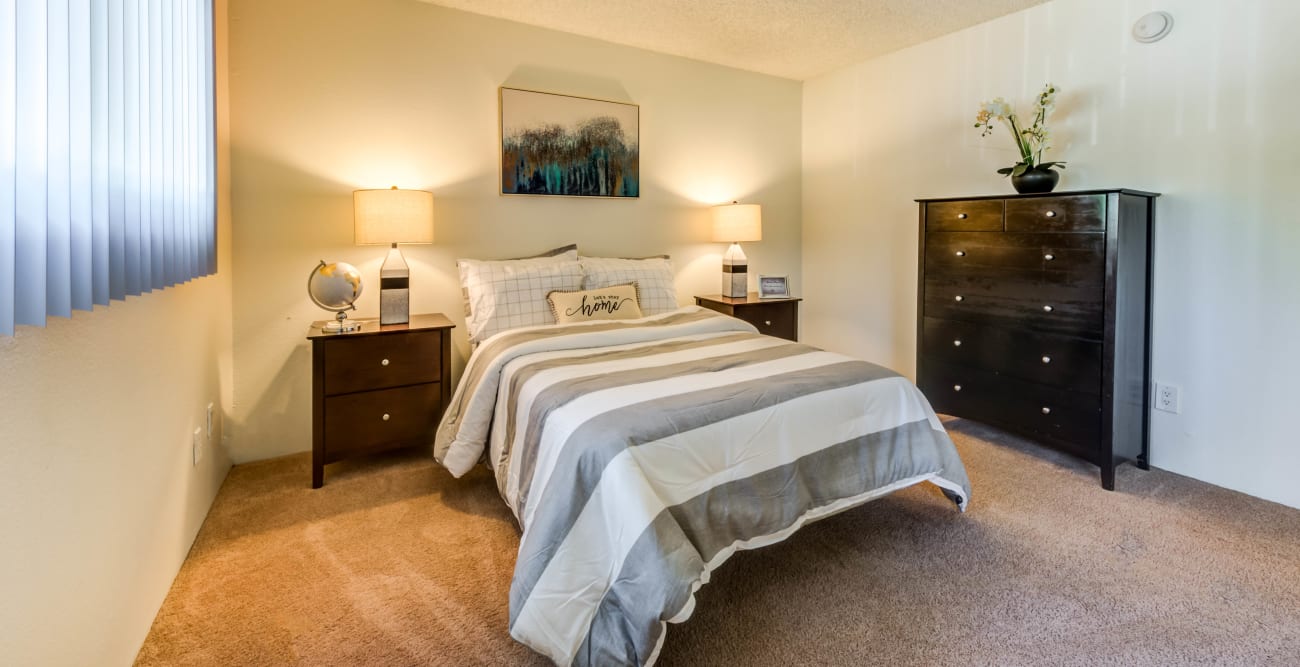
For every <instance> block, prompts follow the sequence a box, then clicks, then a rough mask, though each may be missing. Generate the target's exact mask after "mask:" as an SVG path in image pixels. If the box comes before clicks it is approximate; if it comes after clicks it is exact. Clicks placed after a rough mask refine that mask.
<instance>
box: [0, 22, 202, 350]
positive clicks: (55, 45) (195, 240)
mask: <svg viewBox="0 0 1300 667" xmlns="http://www.w3.org/2000/svg"><path fill="white" fill-rule="evenodd" d="M211 3H212V0H0V335H13V332H14V326H15V325H19V324H25V325H33V326H44V324H45V318H46V317H47V316H50V315H57V316H60V317H71V316H72V310H73V309H78V310H91V309H92V308H93V307H94V305H95V304H102V305H108V303H109V301H110V300H111V299H119V300H120V299H124V298H126V296H127V295H139V294H142V293H144V292H149V291H152V290H155V289H162V288H164V287H168V286H171V285H175V284H178V283H182V282H185V281H187V280H190V279H192V278H195V277H198V276H205V275H209V274H211V273H213V272H215V271H216V268H217V267H216V165H215V138H214V125H213V122H214V120H213V50H212V48H213V45H212V4H211Z"/></svg>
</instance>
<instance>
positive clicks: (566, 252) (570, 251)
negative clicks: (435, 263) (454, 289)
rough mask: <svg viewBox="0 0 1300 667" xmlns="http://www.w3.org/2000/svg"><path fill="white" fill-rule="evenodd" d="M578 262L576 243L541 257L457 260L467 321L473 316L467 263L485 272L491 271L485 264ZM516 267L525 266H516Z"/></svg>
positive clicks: (548, 252)
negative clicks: (466, 278)
mask: <svg viewBox="0 0 1300 667" xmlns="http://www.w3.org/2000/svg"><path fill="white" fill-rule="evenodd" d="M577 260H578V244H576V243H570V244H569V245H566V246H560V247H558V248H552V249H551V250H547V251H546V252H544V253H541V254H540V255H533V256H531V257H516V258H512V259H494V260H481V259H460V260H456V267H457V268H459V269H460V296H461V300H462V301H463V302H464V305H465V319H466V320H469V319H470V317H471V315H472V314H473V313H472V312H471V310H470V298H469V287H468V286H467V285H466V284H465V277H466V276H465V265H466V263H475V264H476V265H478V267H479V270H483V269H484V268H486V269H488V270H490V269H491V267H490V266H489V267H483V266H482V265H484V264H491V265H497V264H500V263H502V262H525V263H526V264H549V263H552V262H576V261H577ZM515 266H524V264H516V265H515Z"/></svg>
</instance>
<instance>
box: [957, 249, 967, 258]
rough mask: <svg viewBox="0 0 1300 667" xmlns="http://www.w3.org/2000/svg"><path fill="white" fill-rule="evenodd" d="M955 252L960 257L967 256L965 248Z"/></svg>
mask: <svg viewBox="0 0 1300 667" xmlns="http://www.w3.org/2000/svg"><path fill="white" fill-rule="evenodd" d="M955 254H956V255H957V256H958V257H965V256H966V251H965V250H958V251H957V252H956V253H955Z"/></svg>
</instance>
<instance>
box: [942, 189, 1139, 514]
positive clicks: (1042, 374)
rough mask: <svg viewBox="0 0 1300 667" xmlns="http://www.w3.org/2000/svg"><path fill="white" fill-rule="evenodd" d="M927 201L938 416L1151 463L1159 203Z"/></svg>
mask: <svg viewBox="0 0 1300 667" xmlns="http://www.w3.org/2000/svg"><path fill="white" fill-rule="evenodd" d="M1158 196H1159V195H1158V194H1156V193H1151V192H1140V191H1137V190H1125V189H1118V190H1088V191H1079V192H1059V193H1051V194H1044V195H1015V196H1001V197H969V198H961V199H919V200H917V201H918V202H919V203H920V209H921V211H920V212H921V224H920V226H921V230H920V231H921V248H920V253H921V258H920V259H921V261H920V278H919V282H918V285H919V296H918V299H917V300H918V303H917V320H918V321H917V355H916V366H917V371H916V372H917V385H918V386H920V388H921V390H922V391H923V392H924V393H925V395H926V396H927V397H928V398H929V399H930V403H931V404H932V405H933V406H934V409H935V410H936V411H938V412H941V413H945V414H949V415H954V416H958V417H966V418H969V419H974V420H977V421H982V422H987V423H989V424H992V425H995V426H998V427H1001V428H1004V429H1006V430H1009V431H1014V432H1017V433H1020V434H1022V435H1025V436H1028V437H1030V438H1032V439H1035V440H1037V441H1039V442H1042V443H1044V444H1046V445H1049V446H1051V447H1053V448H1056V449H1059V450H1062V451H1065V452H1068V453H1071V454H1074V455H1077V456H1079V457H1082V458H1084V459H1086V460H1088V461H1091V462H1093V463H1095V464H1096V465H1098V466H1100V467H1101V483H1102V486H1103V487H1105V488H1107V489H1114V488H1115V467H1116V466H1117V465H1119V464H1120V463H1123V462H1124V461H1132V462H1134V463H1136V464H1137V465H1138V466H1139V467H1141V468H1144V469H1145V468H1146V467H1147V465H1148V459H1147V455H1148V451H1149V449H1148V419H1149V415H1148V407H1149V404H1150V396H1151V387H1150V382H1151V370H1150V367H1151V363H1150V361H1151V249H1152V234H1153V231H1154V227H1153V223H1154V220H1155V199H1156V197H1158Z"/></svg>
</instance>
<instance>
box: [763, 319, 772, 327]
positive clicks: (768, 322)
mask: <svg viewBox="0 0 1300 667" xmlns="http://www.w3.org/2000/svg"><path fill="white" fill-rule="evenodd" d="M763 325H764V326H769V327H770V326H772V320H763Z"/></svg>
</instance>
